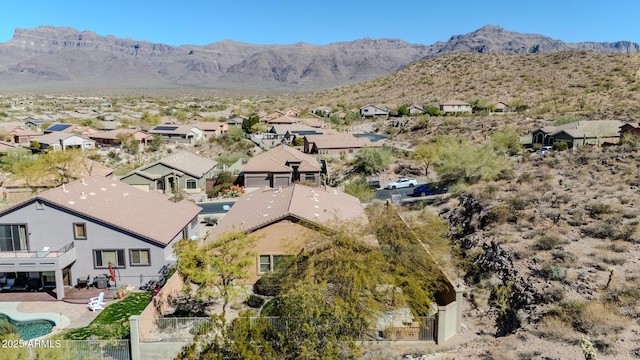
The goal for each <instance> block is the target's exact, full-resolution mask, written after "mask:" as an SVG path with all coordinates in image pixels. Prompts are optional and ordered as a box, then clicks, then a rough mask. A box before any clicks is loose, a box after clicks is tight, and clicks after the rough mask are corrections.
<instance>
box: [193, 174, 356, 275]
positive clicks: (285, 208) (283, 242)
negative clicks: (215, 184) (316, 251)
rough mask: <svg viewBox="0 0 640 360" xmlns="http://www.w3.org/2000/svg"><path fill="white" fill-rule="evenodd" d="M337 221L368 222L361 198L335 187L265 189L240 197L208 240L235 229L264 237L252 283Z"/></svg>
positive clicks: (258, 250) (256, 250)
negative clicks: (310, 235) (313, 234)
mask: <svg viewBox="0 0 640 360" xmlns="http://www.w3.org/2000/svg"><path fill="white" fill-rule="evenodd" d="M337 220H342V221H347V222H349V221H354V222H359V223H366V222H367V221H368V220H367V217H366V215H365V213H364V209H363V207H362V204H361V203H360V201H359V200H358V199H357V198H355V197H353V196H351V195H348V194H345V193H343V192H341V191H339V190H337V189H334V188H326V189H325V188H322V187H309V186H304V185H300V184H296V185H291V186H286V187H279V188H274V189H270V188H265V189H262V190H256V191H252V192H250V193H247V194H245V195H243V196H242V197H240V198H239V199H238V200H237V201H236V203H235V204H234V205H233V207H232V208H231V210H229V212H227V213H226V214H225V216H224V217H222V218H221V219H220V221H219V222H218V225H217V226H216V227H214V228H213V229H212V231H211V233H210V234H209V236H208V237H207V239H206V240H205V241H215V238H216V236H217V235H219V234H221V233H223V232H225V231H232V230H236V231H237V230H240V231H244V232H246V233H254V234H256V235H258V236H260V239H259V240H258V242H257V244H256V246H255V249H254V250H255V252H256V258H255V261H254V265H253V266H252V269H251V271H252V272H253V273H254V276H253V277H252V278H251V279H250V282H251V283H254V282H255V281H257V280H258V279H259V278H260V276H261V275H262V274H264V273H265V272H268V271H271V270H273V268H274V266H275V264H276V263H277V262H278V260H279V259H281V257H282V256H287V255H292V254H294V253H295V251H296V248H298V249H299V248H301V247H302V246H303V245H304V239H305V234H306V233H307V232H308V231H316V229H317V228H318V226H321V227H331V224H332V223H333V222H336V221H337Z"/></svg>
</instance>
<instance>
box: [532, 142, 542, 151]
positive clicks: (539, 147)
mask: <svg viewBox="0 0 640 360" xmlns="http://www.w3.org/2000/svg"><path fill="white" fill-rule="evenodd" d="M532 149H533V150H535V151H538V150H542V144H540V143H535V144H533V146H532Z"/></svg>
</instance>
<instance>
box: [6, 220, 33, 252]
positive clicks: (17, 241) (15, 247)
mask: <svg viewBox="0 0 640 360" xmlns="http://www.w3.org/2000/svg"><path fill="white" fill-rule="evenodd" d="M28 250H29V247H28V244H27V225H25V224H21V225H0V251H28Z"/></svg>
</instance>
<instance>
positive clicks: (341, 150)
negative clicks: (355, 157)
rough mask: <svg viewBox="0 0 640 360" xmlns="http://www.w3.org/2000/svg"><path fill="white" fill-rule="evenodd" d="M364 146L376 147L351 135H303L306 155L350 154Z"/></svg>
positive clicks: (364, 139)
mask: <svg viewBox="0 0 640 360" xmlns="http://www.w3.org/2000/svg"><path fill="white" fill-rule="evenodd" d="M365 146H369V147H372V146H377V145H376V144H375V143H373V142H371V140H369V139H367V138H357V137H355V136H353V135H352V134H342V133H333V134H322V135H313V134H312V135H305V136H304V152H305V153H307V154H328V155H339V154H352V153H356V152H358V151H359V150H360V149H362V148H363V147H365Z"/></svg>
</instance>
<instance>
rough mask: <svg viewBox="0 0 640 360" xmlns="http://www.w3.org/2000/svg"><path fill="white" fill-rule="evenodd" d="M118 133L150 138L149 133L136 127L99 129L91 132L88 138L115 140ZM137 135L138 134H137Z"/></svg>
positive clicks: (137, 137)
mask: <svg viewBox="0 0 640 360" xmlns="http://www.w3.org/2000/svg"><path fill="white" fill-rule="evenodd" d="M120 134H133V135H134V137H135V138H136V139H139V138H149V139H150V138H152V137H153V136H152V135H149V134H147V133H145V132H143V131H141V130H138V129H114V130H108V131H100V132H98V133H95V134H91V135H89V138H91V139H110V140H115V139H117V138H118V135H120ZM138 135H139V136H138Z"/></svg>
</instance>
